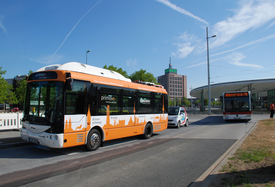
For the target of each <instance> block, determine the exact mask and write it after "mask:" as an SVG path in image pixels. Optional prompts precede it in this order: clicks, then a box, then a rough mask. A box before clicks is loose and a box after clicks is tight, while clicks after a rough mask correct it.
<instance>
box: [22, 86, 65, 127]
mask: <svg viewBox="0 0 275 187" xmlns="http://www.w3.org/2000/svg"><path fill="white" fill-rule="evenodd" d="M63 89H64V83H63V82H56V81H41V82H30V83H28V84H27V91H26V100H25V108H24V118H23V120H24V121H28V122H29V123H35V124H37V125H39V124H40V125H51V126H55V125H60V126H61V125H62V123H63V121H64V119H63V100H64V99H63Z"/></svg>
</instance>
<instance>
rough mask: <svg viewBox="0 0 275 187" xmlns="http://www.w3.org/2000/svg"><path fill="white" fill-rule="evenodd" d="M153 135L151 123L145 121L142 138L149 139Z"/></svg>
mask: <svg viewBox="0 0 275 187" xmlns="http://www.w3.org/2000/svg"><path fill="white" fill-rule="evenodd" d="M152 135H153V126H152V124H151V123H147V124H146V126H145V129H144V134H143V138H144V139H149V138H151V136H152Z"/></svg>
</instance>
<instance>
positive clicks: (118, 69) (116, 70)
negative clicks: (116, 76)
mask: <svg viewBox="0 0 275 187" xmlns="http://www.w3.org/2000/svg"><path fill="white" fill-rule="evenodd" d="M103 68H104V69H108V70H112V71H115V72H118V73H120V74H121V75H123V76H124V77H126V78H129V76H128V75H127V72H126V71H124V70H123V69H122V68H117V67H115V66H113V65H111V66H107V65H105V66H103Z"/></svg>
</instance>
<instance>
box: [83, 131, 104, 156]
mask: <svg viewBox="0 0 275 187" xmlns="http://www.w3.org/2000/svg"><path fill="white" fill-rule="evenodd" d="M101 141H102V140H101V134H100V133H99V132H98V130H97V129H92V130H91V131H90V132H89V134H88V139H87V144H86V147H87V149H88V150H89V151H95V150H97V149H98V148H99V146H100V145H101Z"/></svg>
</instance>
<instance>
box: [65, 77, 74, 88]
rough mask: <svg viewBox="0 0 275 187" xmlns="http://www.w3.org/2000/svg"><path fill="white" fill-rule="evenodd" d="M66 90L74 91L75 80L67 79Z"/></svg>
mask: <svg viewBox="0 0 275 187" xmlns="http://www.w3.org/2000/svg"><path fill="white" fill-rule="evenodd" d="M66 89H67V90H72V89H73V79H67V81H66Z"/></svg>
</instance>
